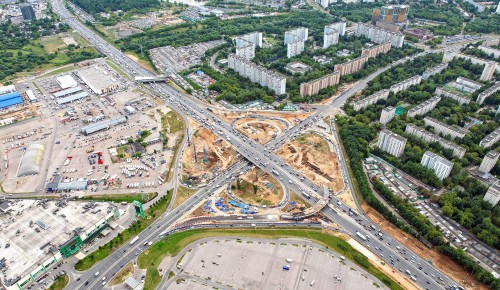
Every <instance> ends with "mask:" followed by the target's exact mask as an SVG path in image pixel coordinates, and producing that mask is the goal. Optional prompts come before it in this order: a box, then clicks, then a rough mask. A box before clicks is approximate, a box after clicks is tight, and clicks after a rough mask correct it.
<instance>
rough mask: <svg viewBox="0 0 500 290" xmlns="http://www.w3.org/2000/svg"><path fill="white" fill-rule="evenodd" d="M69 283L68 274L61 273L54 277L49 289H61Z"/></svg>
mask: <svg viewBox="0 0 500 290" xmlns="http://www.w3.org/2000/svg"><path fill="white" fill-rule="evenodd" d="M68 283H69V276H68V275H61V276H59V277H57V278H56V280H55V281H54V283H52V285H50V287H49V290H62V289H64V287H66V285H68Z"/></svg>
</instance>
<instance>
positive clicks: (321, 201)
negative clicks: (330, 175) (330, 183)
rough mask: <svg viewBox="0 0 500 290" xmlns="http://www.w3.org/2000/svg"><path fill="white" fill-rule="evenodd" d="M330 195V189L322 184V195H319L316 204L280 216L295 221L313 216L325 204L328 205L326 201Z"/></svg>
mask: <svg viewBox="0 0 500 290" xmlns="http://www.w3.org/2000/svg"><path fill="white" fill-rule="evenodd" d="M330 197H331V194H330V190H329V189H328V187H326V186H324V187H323V197H321V198H320V199H318V202H317V203H316V204H314V205H313V206H311V207H310V208H307V209H305V210H304V211H302V212H298V213H286V214H282V215H281V216H280V217H281V218H282V219H284V220H296V221H299V220H303V219H305V218H308V217H312V216H315V215H316V214H318V213H319V212H320V211H321V210H322V209H323V208H324V207H325V206H327V205H328V202H329V201H330Z"/></svg>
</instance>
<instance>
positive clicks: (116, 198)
mask: <svg viewBox="0 0 500 290" xmlns="http://www.w3.org/2000/svg"><path fill="white" fill-rule="evenodd" d="M156 196H158V193H157V192H150V193H148V198H147V200H142V194H140V193H137V194H111V195H110V194H103V195H86V196H84V197H82V198H80V199H82V200H94V201H109V202H122V201H124V202H128V203H131V202H133V201H134V200H138V201H140V202H142V203H146V202H148V201H150V200H152V199H154V198H155V197H156Z"/></svg>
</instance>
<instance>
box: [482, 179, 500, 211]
mask: <svg viewBox="0 0 500 290" xmlns="http://www.w3.org/2000/svg"><path fill="white" fill-rule="evenodd" d="M483 200H484V201H487V202H489V203H491V205H492V206H495V205H497V204H498V202H499V201H500V180H497V181H496V182H495V183H493V185H492V186H490V188H488V191H487V192H486V194H485V195H484V198H483Z"/></svg>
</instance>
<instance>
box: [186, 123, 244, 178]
mask: <svg viewBox="0 0 500 290" xmlns="http://www.w3.org/2000/svg"><path fill="white" fill-rule="evenodd" d="M236 154H237V152H236V151H235V150H234V149H233V148H232V147H231V145H230V144H229V143H228V142H227V141H225V140H223V139H220V138H218V137H217V136H215V135H214V134H213V133H212V132H211V131H210V130H208V129H206V128H196V129H193V130H192V132H190V133H189V138H188V144H187V147H186V149H185V150H184V154H183V156H182V161H181V162H182V182H183V183H184V184H186V185H188V186H197V185H200V184H203V183H206V182H208V181H209V180H210V179H212V178H214V177H216V176H217V175H219V174H220V173H222V171H223V170H224V169H226V168H227V167H229V166H230V165H231V164H233V163H234V161H235V159H236Z"/></svg>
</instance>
